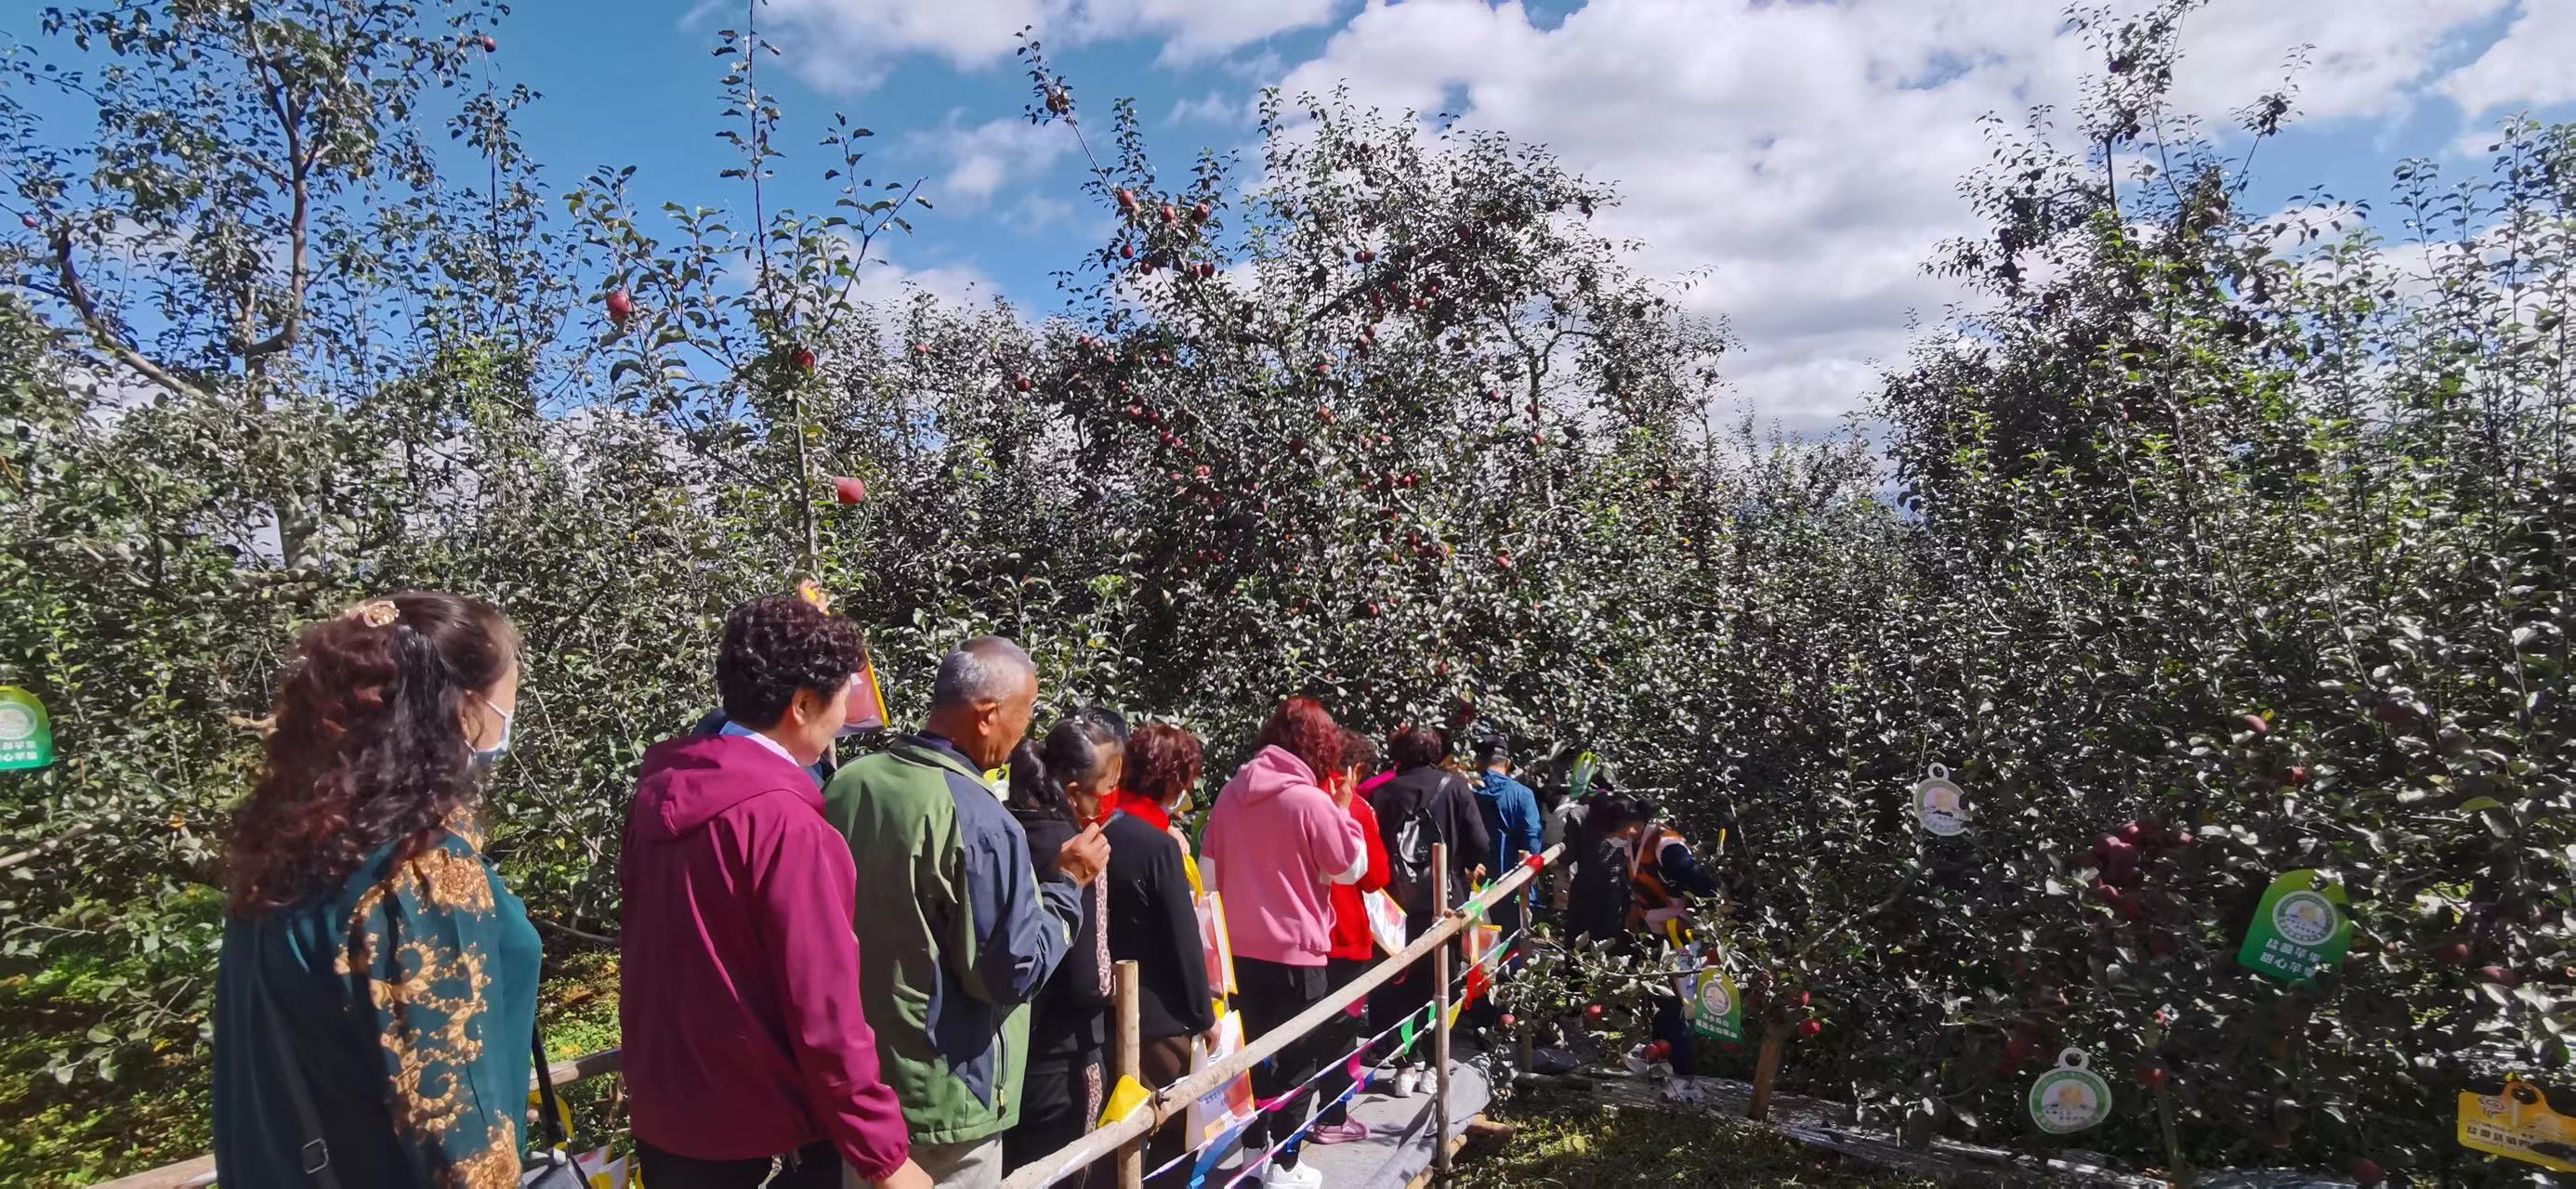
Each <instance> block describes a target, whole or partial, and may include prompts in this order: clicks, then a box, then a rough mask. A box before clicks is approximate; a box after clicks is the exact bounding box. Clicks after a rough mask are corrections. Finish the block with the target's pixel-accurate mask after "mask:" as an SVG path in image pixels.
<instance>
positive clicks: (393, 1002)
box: [336, 847, 519, 1189]
mask: <svg viewBox="0 0 2576 1189" xmlns="http://www.w3.org/2000/svg"><path fill="white" fill-rule="evenodd" d="M406 896H408V897H410V898H411V899H412V900H414V901H415V902H417V903H418V904H419V905H420V906H421V908H422V909H423V910H432V911H436V910H444V911H446V912H451V913H467V914H475V915H480V914H483V913H488V912H491V911H492V910H493V908H494V902H493V896H492V879H491V875H490V873H489V872H488V871H486V870H485V868H484V866H483V863H482V860H481V859H479V858H477V857H476V856H474V855H473V854H470V853H468V854H459V853H457V852H456V851H454V850H450V849H447V848H445V847H433V848H432V849H430V850H427V851H424V852H422V853H421V854H420V855H419V856H417V857H415V858H413V859H412V860H410V861H408V862H406V863H404V864H402V865H401V866H400V867H399V868H398V869H397V870H395V871H394V872H393V873H392V874H391V876H390V877H389V878H387V879H386V880H384V881H383V882H380V883H378V884H376V885H375V886H373V887H370V888H368V889H367V890H366V891H365V892H363V893H361V894H360V895H359V897H358V901H357V904H356V905H355V907H354V909H353V911H352V912H351V914H350V919H349V926H348V937H349V944H348V945H347V946H346V947H345V948H343V949H342V950H341V952H340V954H339V957H338V960H337V963H336V965H337V967H338V969H339V972H340V974H341V975H342V976H343V977H345V978H364V979H365V980H366V991H367V1000H368V1002H369V1004H370V1005H372V1006H373V1007H374V1008H375V1010H376V1012H377V1015H378V1017H379V1018H380V1019H382V1020H383V1021H384V1026H383V1030H382V1032H381V1033H380V1034H379V1035H378V1036H377V1043H378V1045H380V1046H381V1047H382V1048H383V1050H384V1054H385V1057H386V1058H387V1060H388V1062H389V1064H390V1065H391V1068H390V1069H389V1070H388V1071H387V1073H386V1081H387V1091H388V1100H389V1101H388V1105H389V1106H390V1107H391V1109H392V1112H393V1118H394V1125H395V1128H396V1129H397V1130H398V1131H399V1132H400V1133H401V1134H402V1135H403V1136H404V1137H405V1138H407V1139H409V1140H411V1141H412V1142H414V1143H418V1144H422V1145H424V1146H426V1147H427V1148H428V1149H430V1154H431V1159H432V1161H433V1163H434V1164H443V1165H445V1167H444V1169H443V1171H442V1172H441V1174H440V1181H441V1183H442V1184H445V1185H448V1186H451V1187H454V1189H484V1187H485V1186H490V1187H492V1189H507V1187H509V1186H515V1185H517V1184H518V1183H519V1142H518V1124H517V1121H516V1120H514V1119H512V1118H509V1117H508V1116H506V1115H503V1116H500V1117H499V1118H497V1119H496V1120H494V1121H492V1122H490V1123H489V1124H488V1125H487V1129H486V1134H485V1135H484V1136H482V1137H481V1138H482V1140H483V1143H482V1145H481V1146H479V1147H474V1148H466V1149H464V1150H451V1149H449V1148H448V1147H447V1142H448V1140H449V1139H450V1136H451V1133H452V1132H454V1131H455V1130H456V1128H457V1125H458V1123H459V1122H460V1121H461V1117H462V1116H463V1115H464V1113H465V1111H466V1109H467V1107H468V1106H469V1105H472V1103H473V1094H472V1091H471V1089H470V1087H469V1086H468V1084H467V1080H466V1072H465V1071H466V1070H467V1069H468V1068H470V1067H471V1066H472V1065H473V1064H474V1062H475V1061H477V1060H479V1059H480V1058H481V1057H482V1055H483V1042H482V1040H481V1038H479V1037H478V1036H476V1035H475V1024H476V1021H477V1020H479V1019H480V1018H481V1017H482V1015H483V1010H484V1003H485V993H486V991H488V990H489V988H490V986H491V982H492V977H491V973H490V971H489V969H488V967H489V961H490V960H489V958H488V957H487V956H486V955H485V954H484V953H483V951H482V949H481V947H479V946H472V945H467V946H462V947H458V946H455V945H452V944H450V943H449V942H447V941H446V940H445V939H442V938H435V937H432V938H417V939H411V940H404V941H401V942H400V943H399V944H396V945H395V946H394V948H393V950H392V952H391V953H390V954H389V955H387V960H388V966H389V970H388V971H387V973H388V975H389V977H384V978H378V977H376V966H375V962H376V947H377V946H378V945H380V944H383V943H384V942H385V941H386V940H388V939H390V937H391V936H392V934H393V932H394V930H395V928H397V927H398V926H397V922H398V921H399V920H400V919H402V917H403V916H404V915H405V914H404V913H402V911H401V903H402V899H403V898H404V897H406ZM388 905H391V906H392V907H391V909H390V910H389V908H388ZM380 913H382V914H384V918H383V920H382V921H381V923H380V922H379V920H378V915H379V914H380ZM441 988H448V989H450V990H453V991H454V992H455V993H453V994H442V993H440V991H441ZM460 1138H461V1137H460Z"/></svg>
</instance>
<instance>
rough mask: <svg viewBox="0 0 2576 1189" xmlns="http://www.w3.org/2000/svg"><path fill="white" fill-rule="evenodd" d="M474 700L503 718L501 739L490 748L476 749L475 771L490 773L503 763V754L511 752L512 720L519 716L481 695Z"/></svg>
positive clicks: (475, 696)
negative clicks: (496, 765)
mask: <svg viewBox="0 0 2576 1189" xmlns="http://www.w3.org/2000/svg"><path fill="white" fill-rule="evenodd" d="M474 700H475V701H477V702H481V703H483V708H484V709H486V710H489V711H491V712H492V713H494V714H497V715H500V716H501V737H500V738H498V739H495V740H493V741H492V746H490V747H478V748H475V749H474V770H475V771H477V772H489V771H491V770H492V765H494V764H497V763H500V762H501V753H502V752H505V751H508V750H510V720H511V719H513V718H515V717H517V715H515V714H513V713H512V712H510V711H507V710H503V709H501V708H500V707H498V706H495V705H493V704H492V699H490V698H487V697H484V696H483V695H481V694H476V695H474Z"/></svg>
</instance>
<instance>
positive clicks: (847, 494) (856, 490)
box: [832, 475, 868, 504]
mask: <svg viewBox="0 0 2576 1189" xmlns="http://www.w3.org/2000/svg"><path fill="white" fill-rule="evenodd" d="M832 498H833V499H835V500H838V501H840V502H841V503H844V504H855V503H858V502H859V501H861V500H864V499H866V498H868V485H867V484H865V483H863V482H860V481H859V480H858V479H856V478H853V477H851V476H849V475H835V476H833V477H832Z"/></svg>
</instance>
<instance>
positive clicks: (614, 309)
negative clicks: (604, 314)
mask: <svg viewBox="0 0 2576 1189" xmlns="http://www.w3.org/2000/svg"><path fill="white" fill-rule="evenodd" d="M634 313H635V299H634V298H633V297H630V296H628V295H627V292H626V291H625V290H623V289H618V290H613V291H611V292H610V293H609V295H608V316H609V317H611V318H614V319H616V320H617V321H619V322H624V321H625V320H626V319H627V318H628V317H630V316H632V315H633V314H634Z"/></svg>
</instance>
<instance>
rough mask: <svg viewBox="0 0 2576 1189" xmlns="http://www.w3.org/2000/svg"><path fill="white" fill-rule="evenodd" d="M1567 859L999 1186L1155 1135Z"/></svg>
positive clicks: (1443, 1031)
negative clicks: (1192, 1106)
mask: <svg viewBox="0 0 2576 1189" xmlns="http://www.w3.org/2000/svg"><path fill="white" fill-rule="evenodd" d="M1444 849H1445V848H1444ZM1564 851H1565V847H1564V846H1563V845H1562V844H1560V845H1557V846H1552V847H1549V848H1548V849H1547V851H1546V852H1545V853H1543V854H1539V855H1534V856H1532V860H1533V861H1531V862H1527V863H1523V864H1521V866H1520V867H1519V868H1518V869H1517V870H1514V871H1512V872H1509V873H1507V874H1505V875H1504V876H1503V877H1502V878H1501V879H1498V880H1495V881H1494V882H1493V883H1491V884H1488V885H1486V886H1485V889H1484V890H1483V891H1481V892H1479V893H1477V894H1476V896H1475V898H1474V899H1472V900H1470V901H1468V903H1467V906H1466V908H1465V909H1463V910H1461V911H1458V912H1453V913H1449V914H1447V915H1445V916H1443V917H1441V918H1440V919H1439V920H1437V921H1435V922H1433V924H1432V926H1431V927H1430V928H1429V929H1426V930H1424V931H1423V933H1422V936H1420V937H1417V938H1415V939H1414V940H1413V941H1412V943H1411V944H1409V945H1407V946H1405V947H1404V950H1403V952H1401V953H1398V954H1395V955H1394V956H1392V957H1389V958H1387V959H1386V960H1385V961H1382V962H1379V963H1378V964H1377V965H1375V966H1371V967H1369V968H1368V969H1367V970H1366V971H1364V972H1362V973H1361V974H1360V976H1359V977H1358V978H1355V979H1352V980H1351V981H1350V982H1349V983H1348V984H1346V985H1345V986H1343V987H1342V989H1341V990H1338V991H1335V992H1333V993H1332V994H1330V995H1326V996H1325V997H1324V998H1323V999H1322V1000H1320V1001H1318V1002H1317V1003H1316V1004H1315V1005H1314V1006H1312V1007H1309V1008H1307V1009H1306V1010H1305V1011H1303V1012H1300V1013H1298V1014H1297V1015H1296V1016H1295V1017H1294V1018H1292V1019H1290V1020H1289V1021H1288V1022H1287V1023H1286V1024H1284V1025H1281V1026H1280V1027H1277V1028H1273V1029H1271V1030H1270V1031H1268V1032H1265V1033H1263V1034H1262V1035H1261V1036H1259V1037H1257V1038H1254V1039H1252V1040H1251V1041H1250V1042H1249V1043H1247V1044H1245V1045H1244V1047H1243V1048H1242V1049H1241V1050H1239V1051H1237V1052H1235V1053H1234V1054H1233V1055H1232V1056H1229V1057H1227V1058H1225V1059H1224V1060H1222V1061H1218V1062H1216V1063H1214V1064H1212V1065H1210V1066H1208V1067H1207V1068H1206V1069H1202V1070H1200V1071H1198V1072H1196V1073H1193V1074H1190V1075H1188V1076H1186V1077H1183V1078H1181V1079H1180V1080H1178V1081H1175V1082H1173V1083H1172V1084H1170V1085H1168V1086H1164V1087H1162V1088H1160V1089H1157V1090H1155V1091H1154V1092H1153V1094H1152V1096H1151V1097H1150V1098H1148V1099H1147V1100H1146V1101H1145V1102H1144V1103H1143V1104H1142V1105H1139V1106H1138V1107H1137V1108H1136V1109H1135V1110H1133V1111H1131V1112H1129V1113H1128V1114H1127V1115H1126V1116H1125V1117H1124V1118H1121V1119H1118V1120H1116V1121H1114V1122H1111V1123H1109V1124H1107V1125H1106V1126H1103V1127H1101V1128H1099V1129H1098V1130H1095V1131H1093V1132H1091V1133H1089V1134H1087V1135H1085V1136H1083V1137H1082V1138H1081V1139H1078V1140H1075V1141H1074V1142H1072V1143H1070V1144H1067V1145H1065V1146H1064V1147H1061V1148H1058V1149H1056V1150H1055V1151H1054V1152H1053V1153H1051V1154H1049V1155H1046V1156H1042V1157H1040V1158H1038V1160H1037V1161H1036V1162H1035V1163H1032V1164H1028V1165H1025V1166H1023V1167H1022V1168H1021V1169H1020V1170H1019V1171H1018V1172H1015V1173H1013V1174H1011V1176H1010V1178H1009V1179H1008V1180H1006V1181H1004V1182H1002V1189H1042V1187H1043V1186H1046V1185H1052V1184H1054V1183H1055V1182H1056V1181H1058V1180H1061V1179H1063V1178H1065V1177H1067V1176H1070V1175H1072V1174H1073V1172H1074V1171H1075V1170H1077V1169H1081V1168H1085V1167H1087V1166H1089V1165H1090V1164H1091V1162H1093V1161H1095V1160H1098V1159H1100V1158H1102V1157H1104V1156H1108V1155H1111V1154H1113V1153H1115V1152H1117V1151H1118V1150H1119V1149H1120V1148H1122V1147H1125V1146H1126V1145H1128V1144H1130V1143H1134V1142H1137V1141H1140V1140H1142V1139H1143V1138H1144V1137H1146V1136H1148V1135H1151V1134H1152V1133H1153V1132H1154V1131H1155V1130H1156V1129H1157V1128H1160V1127H1161V1126H1162V1125H1163V1124H1164V1123H1165V1122H1167V1121H1169V1120H1171V1119H1172V1118H1174V1117H1176V1116H1180V1115H1183V1114H1186V1113H1187V1112H1188V1110H1189V1106H1190V1104H1191V1103H1193V1102H1196V1101H1198V1100H1199V1099H1201V1098H1204V1097H1206V1096H1207V1095H1208V1094H1209V1093H1210V1092H1211V1091H1214V1090H1216V1089H1218V1088H1220V1087H1222V1086H1225V1085H1227V1084H1229V1083H1231V1082H1233V1081H1234V1079H1236V1078H1238V1077H1241V1076H1243V1075H1244V1074H1247V1073H1249V1072H1251V1071H1252V1067H1254V1066H1256V1065H1259V1064H1261V1063H1262V1062H1264V1061H1267V1060H1270V1059H1271V1058H1272V1057H1275V1056H1277V1055H1278V1054H1279V1051H1280V1050H1281V1049H1284V1048H1287V1047H1288V1046H1289V1045H1291V1044H1294V1043H1296V1042H1297V1041H1298V1040H1300V1039H1302V1038H1304V1037H1305V1035H1306V1034H1307V1033H1309V1032H1313V1031H1315V1030H1316V1029H1318V1028H1321V1027H1324V1026H1325V1025H1327V1024H1330V1023H1332V1022H1333V1020H1334V1018H1335V1017H1337V1016H1340V1015H1341V1014H1343V1013H1344V1012H1345V1011H1347V1010H1348V1009H1349V1007H1350V1005H1351V1004H1353V1003H1355V1002H1358V1001H1359V1000H1360V999H1361V998H1362V997H1363V996H1366V995H1367V994H1368V993H1369V992H1371V991H1374V990H1376V989H1377V988H1378V987H1380V986H1382V985H1384V984H1385V983H1386V982H1387V980H1389V979H1392V978H1394V977H1395V976H1396V975H1397V974H1399V973H1401V972H1402V971H1404V970H1405V969H1406V968H1408V967H1410V966H1412V965H1413V964H1414V963H1416V962H1419V961H1421V960H1422V959H1424V958H1426V957H1430V956H1432V955H1433V954H1434V953H1440V952H1443V951H1442V947H1443V946H1445V945H1446V944H1447V943H1448V942H1450V941H1452V940H1454V939H1455V938H1456V937H1457V936H1458V934H1459V933H1460V932H1461V931H1462V930H1464V929H1465V928H1466V927H1467V926H1468V925H1469V924H1470V923H1473V922H1476V921H1477V920H1478V919H1479V918H1480V917H1481V916H1482V915H1483V914H1482V912H1481V910H1482V909H1485V908H1488V907H1490V906H1492V905H1493V904H1494V903H1496V902H1498V901H1500V900H1501V899H1502V898H1503V897H1505V896H1508V895H1511V894H1512V893H1514V892H1518V891H1520V890H1521V889H1522V888H1524V887H1527V886H1528V885H1529V882H1530V880H1531V879H1532V878H1533V877H1535V876H1536V875H1537V874H1538V872H1539V871H1540V870H1541V869H1542V868H1544V867H1546V866H1548V865H1549V864H1552V863H1554V862H1556V861H1557V859H1558V857H1559V856H1560V855H1562V854H1563V853H1564ZM1445 862H1446V858H1445V855H1444V856H1443V858H1442V859H1441V860H1439V861H1435V863H1434V864H1433V868H1434V871H1435V873H1438V874H1445V873H1446V866H1445ZM1497 948H1499V947H1497ZM1448 982H1449V980H1448V972H1447V971H1445V970H1444V971H1440V972H1439V978H1438V979H1437V980H1436V983H1437V985H1436V990H1437V991H1438V993H1439V994H1438V998H1439V999H1440V1000H1442V1001H1443V1002H1439V1003H1438V1004H1437V1005H1436V1006H1437V1008H1438V1009H1439V1010H1438V1011H1437V1012H1436V1014H1435V1018H1434V1019H1433V1020H1432V1021H1431V1027H1432V1028H1433V1029H1434V1030H1435V1031H1434V1033H1433V1036H1434V1038H1435V1043H1436V1044H1437V1049H1438V1052H1437V1053H1436V1055H1435V1061H1434V1071H1435V1072H1436V1073H1437V1074H1438V1075H1439V1077H1440V1081H1441V1083H1442V1084H1441V1086H1440V1088H1439V1090H1438V1091H1436V1092H1435V1093H1436V1094H1437V1096H1438V1097H1439V1098H1440V1100H1441V1101H1442V1102H1443V1104H1444V1105H1445V1102H1446V1094H1447V1085H1446V1082H1447V1077H1448V1069H1447V1066H1446V1058H1447V1056H1448V1054H1447V1052H1446V1049H1447V1045H1446V1044H1445V1043H1437V1042H1445V1041H1446V1040H1447V1039H1448V1029H1449V1021H1448V1018H1447V1011H1446V1008H1447V1006H1448V1004H1447V1003H1446V1002H1445V1000H1447V999H1448V992H1449V987H1448ZM1440 1129H1441V1131H1442V1132H1443V1133H1444V1134H1443V1135H1442V1136H1441V1137H1440V1139H1439V1141H1437V1142H1436V1143H1435V1146H1434V1148H1433V1153H1434V1155H1435V1156H1437V1155H1441V1154H1444V1150H1445V1148H1446V1147H1447V1143H1446V1140H1447V1136H1446V1134H1445V1133H1446V1132H1447V1130H1448V1120H1447V1118H1446V1117H1445V1113H1444V1114H1443V1117H1442V1118H1441V1120H1440Z"/></svg>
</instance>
